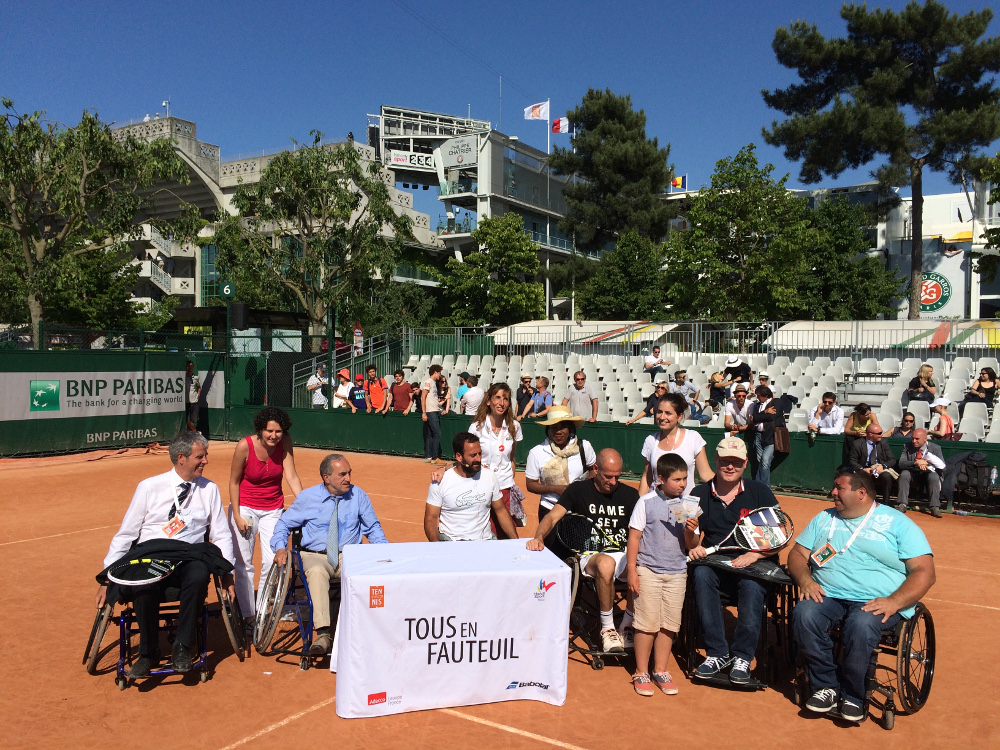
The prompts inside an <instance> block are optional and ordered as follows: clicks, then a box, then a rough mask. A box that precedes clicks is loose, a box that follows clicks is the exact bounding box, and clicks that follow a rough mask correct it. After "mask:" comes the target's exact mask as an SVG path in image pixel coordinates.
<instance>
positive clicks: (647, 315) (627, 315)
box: [579, 231, 665, 320]
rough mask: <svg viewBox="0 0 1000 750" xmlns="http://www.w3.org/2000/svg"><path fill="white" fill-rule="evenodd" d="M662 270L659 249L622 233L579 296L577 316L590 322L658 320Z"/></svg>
mask: <svg viewBox="0 0 1000 750" xmlns="http://www.w3.org/2000/svg"><path fill="white" fill-rule="evenodd" d="M662 267H663V249H662V248H661V247H659V246H657V245H656V244H654V243H653V241H652V240H650V239H648V238H646V237H642V236H641V235H640V234H639V233H638V232H632V231H630V232H626V233H625V234H623V235H622V237H621V238H620V239H619V240H618V244H617V245H616V246H615V249H614V250H612V251H611V252H609V253H605V254H604V255H603V257H602V258H601V262H600V264H599V265H598V267H597V273H595V274H594V276H593V278H591V279H590V281H588V282H587V284H586V285H585V288H584V289H583V290H582V293H581V294H580V295H579V305H580V312H581V313H582V314H583V316H584V317H585V318H590V319H591V320H636V319H641V320H662V319H663V318H664V317H665V308H664V301H663V271H662Z"/></svg>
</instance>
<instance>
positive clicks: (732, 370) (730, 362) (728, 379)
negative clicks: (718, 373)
mask: <svg viewBox="0 0 1000 750" xmlns="http://www.w3.org/2000/svg"><path fill="white" fill-rule="evenodd" d="M722 378H723V383H724V384H725V385H732V386H733V387H734V388H735V386H737V385H738V384H740V383H742V384H743V385H745V386H746V387H747V390H748V391H749V390H750V389H751V388H752V387H753V371H752V370H751V369H750V365H748V364H747V363H746V362H744V361H743V360H742V359H740V358H739V357H737V356H736V355H735V354H734V355H732V356H731V357H730V358H729V359H727V360H726V368H725V369H724V370H723V371H722Z"/></svg>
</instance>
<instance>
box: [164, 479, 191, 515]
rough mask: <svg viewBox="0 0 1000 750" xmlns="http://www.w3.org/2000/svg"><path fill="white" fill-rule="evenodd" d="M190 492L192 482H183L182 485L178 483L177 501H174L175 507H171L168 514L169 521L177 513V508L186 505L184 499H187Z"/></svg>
mask: <svg viewBox="0 0 1000 750" xmlns="http://www.w3.org/2000/svg"><path fill="white" fill-rule="evenodd" d="M190 493H191V483H190V482H182V483H181V484H180V485H178V492H177V500H176V502H174V505H173V507H172V508H171V509H170V512H169V513H168V514H167V520H168V521H169V520H170V519H171V518H173V517H174V516H176V515H177V510H178V509H179V508H180V507H181V506H182V505H184V501H185V500H187V496H188V495H189V494H190Z"/></svg>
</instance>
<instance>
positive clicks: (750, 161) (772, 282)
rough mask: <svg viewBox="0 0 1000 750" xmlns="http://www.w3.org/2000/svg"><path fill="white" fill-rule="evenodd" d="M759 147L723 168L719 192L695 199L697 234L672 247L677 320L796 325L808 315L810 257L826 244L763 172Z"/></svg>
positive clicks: (715, 179) (803, 207) (716, 178)
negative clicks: (804, 304)
mask: <svg viewBox="0 0 1000 750" xmlns="http://www.w3.org/2000/svg"><path fill="white" fill-rule="evenodd" d="M755 150H756V148H755V146H754V145H753V144H750V145H748V146H745V147H744V148H742V149H740V152H739V153H738V154H737V155H736V156H735V157H732V158H726V159H722V160H721V161H718V162H716V165H715V173H714V174H713V175H712V181H711V185H710V186H709V187H707V188H702V189H701V190H700V191H699V192H698V194H697V195H695V196H692V198H691V208H690V210H689V211H688V215H687V218H688V221H689V223H690V224H691V229H689V230H687V231H684V232H674V233H672V234H671V235H670V238H669V240H668V242H667V245H668V247H667V253H666V260H667V264H666V288H667V294H666V297H667V300H668V301H670V302H671V304H672V313H673V315H672V316H671V317H674V318H682V317H692V318H704V319H707V320H788V319H789V318H790V317H794V316H795V315H797V314H798V312H799V311H800V310H801V303H800V298H799V284H800V282H801V280H802V277H803V274H804V272H805V271H806V269H807V265H806V260H805V258H806V253H807V252H808V249H809V248H811V247H814V246H816V245H817V244H818V240H819V234H820V233H819V231H818V230H817V229H816V228H815V227H813V226H812V222H811V217H810V215H809V214H810V212H809V208H808V205H807V203H806V200H805V199H804V198H797V197H795V196H794V195H793V194H791V193H790V192H788V190H786V189H785V181H786V180H787V179H788V176H787V175H786V176H785V177H783V178H782V179H781V180H779V181H777V182H775V181H774V180H773V179H772V178H771V173H772V172H773V171H774V167H773V166H772V165H771V164H765V165H764V166H763V167H761V166H759V164H758V162H757V157H756V155H755V153H754V152H755Z"/></svg>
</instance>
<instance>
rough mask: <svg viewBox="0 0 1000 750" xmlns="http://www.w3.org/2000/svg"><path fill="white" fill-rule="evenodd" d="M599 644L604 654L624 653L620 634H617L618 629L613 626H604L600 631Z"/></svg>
mask: <svg viewBox="0 0 1000 750" xmlns="http://www.w3.org/2000/svg"><path fill="white" fill-rule="evenodd" d="M601 645H602V646H603V648H604V653H606V654H624V653H625V646H624V644H623V643H622V639H621V636H619V635H618V631H617V630H615V629H614V628H604V630H602V631H601Z"/></svg>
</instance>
